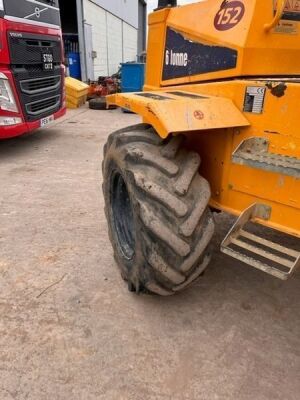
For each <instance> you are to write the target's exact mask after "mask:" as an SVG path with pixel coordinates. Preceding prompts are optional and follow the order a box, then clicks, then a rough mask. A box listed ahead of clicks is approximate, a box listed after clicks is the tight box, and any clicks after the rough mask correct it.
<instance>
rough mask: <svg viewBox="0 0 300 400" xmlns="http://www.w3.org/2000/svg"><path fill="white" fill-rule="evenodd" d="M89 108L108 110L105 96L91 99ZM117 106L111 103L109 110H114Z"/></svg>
mask: <svg viewBox="0 0 300 400" xmlns="http://www.w3.org/2000/svg"><path fill="white" fill-rule="evenodd" d="M89 108H90V109H91V110H107V108H106V99H105V97H96V98H94V99H91V100H90V101H89ZM116 108H117V107H116V106H114V105H110V106H109V108H108V110H114V109H116Z"/></svg>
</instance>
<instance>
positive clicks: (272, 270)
mask: <svg viewBox="0 0 300 400" xmlns="http://www.w3.org/2000/svg"><path fill="white" fill-rule="evenodd" d="M270 214H271V208H270V207H269V206H266V205H264V204H258V203H256V204H253V205H252V206H250V207H249V208H247V209H246V210H245V211H244V212H243V213H242V214H241V216H240V217H239V218H238V220H237V221H236V223H235V224H234V225H233V227H232V228H231V230H230V231H229V233H228V235H227V236H226V237H225V239H224V240H223V242H222V244H221V251H222V252H223V253H225V254H228V255H230V256H231V257H233V258H236V259H238V260H240V261H243V262H244V263H246V264H248V265H251V266H252V267H254V268H257V269H259V270H261V271H264V272H266V273H268V274H270V275H273V276H276V277H277V278H280V279H282V280H286V279H287V278H288V277H289V276H290V275H291V274H292V273H293V271H295V269H296V268H297V267H298V266H299V265H300V251H296V250H292V249H289V248H287V247H285V246H281V245H279V244H277V243H274V242H271V241H270V240H267V239H264V238H262V237H259V236H257V235H254V234H253V233H250V232H247V231H246V230H245V229H244V228H245V225H246V224H247V223H248V222H254V223H255V220H256V219H264V220H268V219H269V218H270Z"/></svg>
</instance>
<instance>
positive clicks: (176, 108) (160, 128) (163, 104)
mask: <svg viewBox="0 0 300 400" xmlns="http://www.w3.org/2000/svg"><path fill="white" fill-rule="evenodd" d="M107 104H108V105H109V104H116V105H118V106H119V107H122V108H126V109H128V110H131V111H133V112H135V113H137V114H140V115H141V116H142V117H143V118H144V119H145V120H147V122H148V123H149V124H150V125H152V126H153V127H154V128H155V130H156V131H157V132H158V134H159V135H160V136H161V137H162V138H166V137H167V136H168V135H169V134H170V133H172V134H176V133H181V132H193V131H194V132H195V131H198V132H199V131H204V130H206V131H207V130H210V129H218V128H232V127H238V126H248V125H249V122H248V121H247V120H246V118H245V117H244V116H243V114H242V113H241V112H240V111H239V110H238V109H237V107H236V106H235V105H234V104H233V102H232V100H230V99H226V98H221V97H213V96H205V97H203V96H201V95H198V96H197V95H193V94H191V93H189V92H184V91H178V90H174V91H173V92H172V91H168V92H162V91H159V92H154V91H153V92H149V93H146V92H143V93H136V94H135V93H123V94H114V95H111V96H108V98H107ZM220 110H222V112H220Z"/></svg>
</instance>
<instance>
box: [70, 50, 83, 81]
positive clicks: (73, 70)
mask: <svg viewBox="0 0 300 400" xmlns="http://www.w3.org/2000/svg"><path fill="white" fill-rule="evenodd" d="M68 63H69V71H70V76H71V78H75V79H79V80H80V79H81V68H80V54H79V53H68Z"/></svg>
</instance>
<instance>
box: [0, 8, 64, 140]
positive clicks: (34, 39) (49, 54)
mask: <svg viewBox="0 0 300 400" xmlns="http://www.w3.org/2000/svg"><path fill="white" fill-rule="evenodd" d="M64 72H65V69H64V65H63V44H62V32H61V24H60V14H59V5H58V0H0V139H6V138H11V137H15V136H19V135H22V134H24V133H26V132H30V131H33V130H34V129H37V128H39V127H43V126H46V125H48V124H49V123H50V122H52V121H53V120H55V119H57V118H59V117H61V116H63V115H64V114H65V112H66V107H65V93H64Z"/></svg>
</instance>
